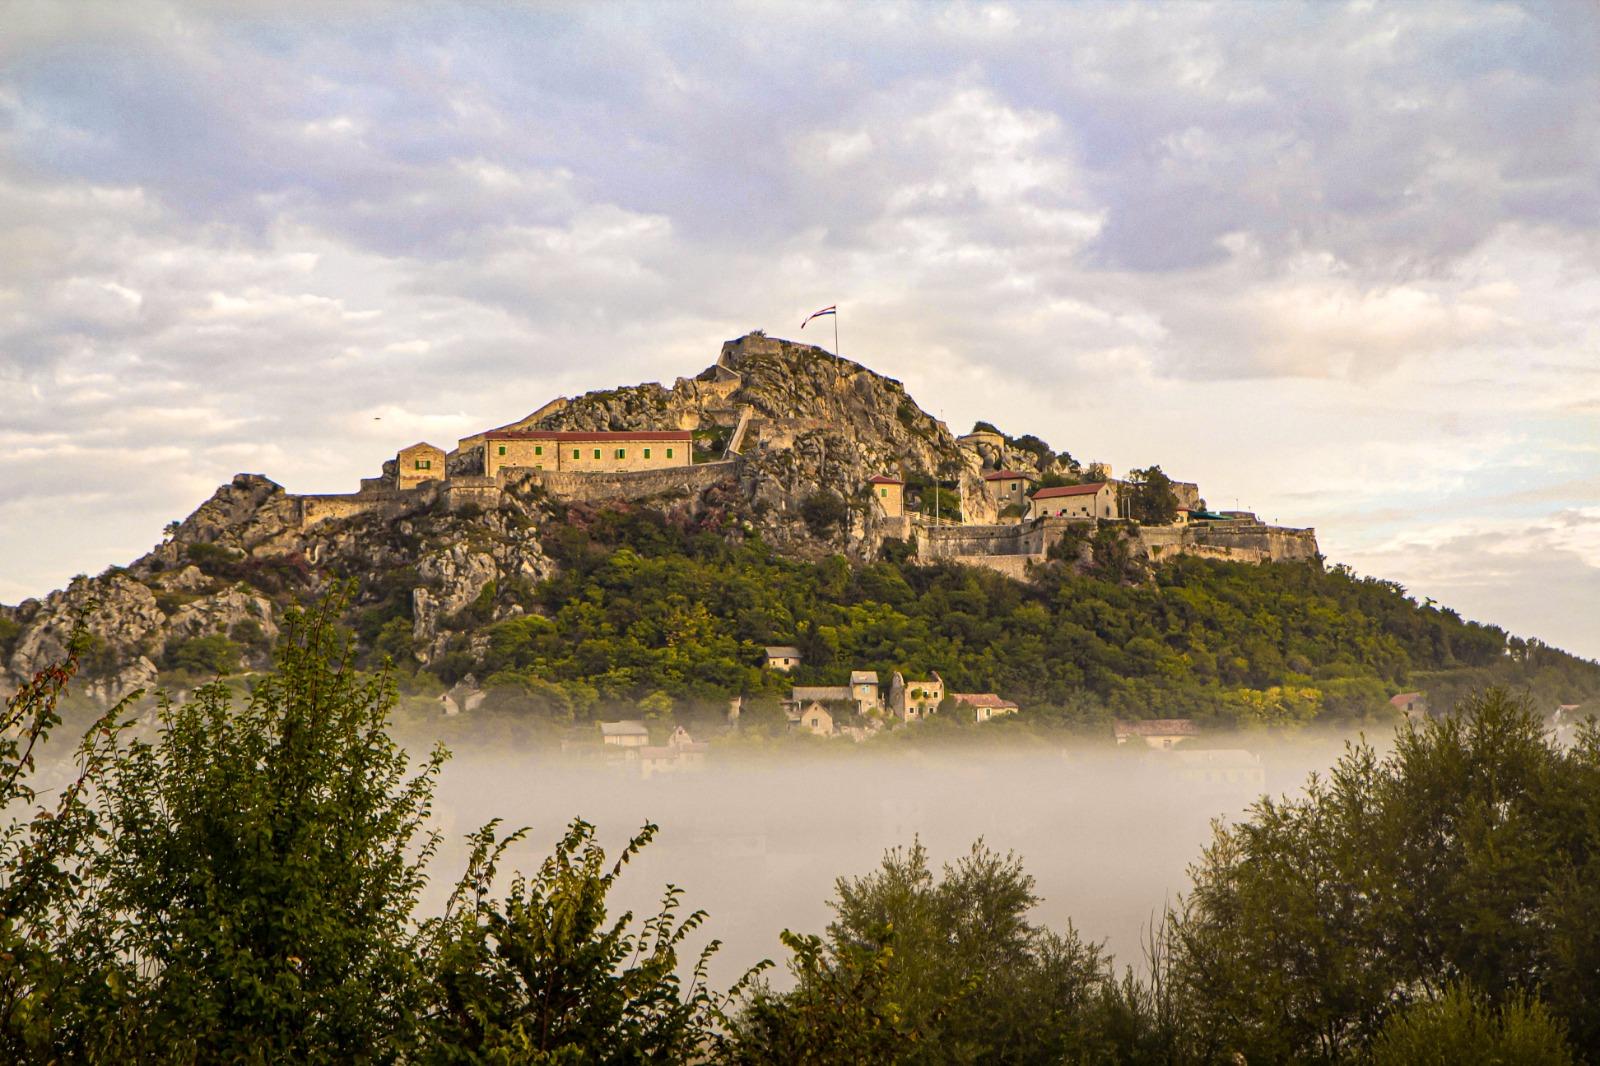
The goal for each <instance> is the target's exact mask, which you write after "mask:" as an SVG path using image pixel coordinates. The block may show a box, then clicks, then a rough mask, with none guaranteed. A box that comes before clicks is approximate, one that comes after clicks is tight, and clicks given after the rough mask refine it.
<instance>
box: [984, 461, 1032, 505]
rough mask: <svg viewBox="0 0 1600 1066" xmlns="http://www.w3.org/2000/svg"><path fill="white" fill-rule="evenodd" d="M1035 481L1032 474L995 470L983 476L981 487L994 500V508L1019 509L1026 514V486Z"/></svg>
mask: <svg viewBox="0 0 1600 1066" xmlns="http://www.w3.org/2000/svg"><path fill="white" fill-rule="evenodd" d="M1036 480H1038V479H1037V478H1035V477H1034V476H1033V475H1032V474H1028V473H1024V472H1022V471H1020V470H996V471H995V472H994V473H992V474H985V475H983V487H984V489H985V490H987V491H988V493H989V498H990V499H992V500H994V502H995V506H996V507H998V508H1000V509H1001V510H1002V511H1004V510H1005V509H1006V508H1007V507H1019V508H1021V509H1022V513H1026V512H1027V510H1028V486H1029V485H1031V484H1032V483H1033V482H1034V481H1036Z"/></svg>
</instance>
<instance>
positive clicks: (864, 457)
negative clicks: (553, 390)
mask: <svg viewBox="0 0 1600 1066" xmlns="http://www.w3.org/2000/svg"><path fill="white" fill-rule="evenodd" d="M1016 444H1017V442H1015V441H1012V440H1010V439H1009V438H1007V437H1006V436H1005V435H1004V434H1002V433H1000V432H999V431H997V430H993V429H990V428H988V427H987V426H983V427H980V428H979V429H977V430H975V431H974V432H972V433H969V434H967V435H965V436H961V437H955V436H953V435H952V434H951V433H950V431H949V429H948V427H946V426H945V425H944V424H943V423H942V422H939V421H938V420H936V419H933V418H932V417H930V416H928V415H927V414H926V413H925V412H923V411H922V410H921V409H920V408H919V407H918V406H917V405H916V404H915V403H914V402H913V401H912V400H911V398H910V397H909V396H908V395H906V393H905V391H904V388H903V387H902V386H901V385H900V383H899V382H896V381H893V380H891V379H888V378H884V377H882V376H880V375H877V374H874V373H873V372H872V371H870V370H867V369H866V368H864V367H861V366H860V365H858V364H856V363H852V362H850V361H848V360H844V359H840V358H838V357H835V356H833V355H831V354H829V353H827V352H826V351H824V350H822V349H820V348H815V347H811V346H808V345H799V344H794V343H792V342H789V341H784V340H779V339H777V338H770V337H767V336H765V335H764V334H761V333H752V334H748V335H746V336H744V337H740V338H739V339H737V340H733V341H729V342H727V343H726V344H724V345H723V346H722V350H721V352H720V354H719V355H718V357H717V360H716V362H715V363H714V364H713V365H712V366H711V367H709V368H708V369H706V370H705V371H704V372H702V373H700V374H698V375H696V376H695V377H693V378H679V379H678V380H677V381H676V382H674V384H673V385H672V386H671V387H670V388H665V387H663V386H661V385H659V384H648V385H640V386H635V387H631V388H623V389H615V390H607V391H602V392H595V393H590V394H587V395H585V396H581V397H575V398H565V397H561V398H557V399H555V400H552V401H550V402H549V403H547V404H545V405H544V406H543V407H541V408H539V409H538V410H536V411H534V412H533V413H532V414H530V415H528V416H527V417H525V418H522V419H520V420H518V421H516V422H513V423H510V424H508V425H504V426H500V427H497V428H494V429H488V430H483V431H480V432H478V433H474V434H472V435H470V436H467V437H463V438H461V439H460V440H459V441H457V443H456V446H455V447H454V448H452V449H450V450H448V451H446V450H445V449H444V448H441V447H438V446H435V445H433V444H430V443H427V442H419V443H416V444H412V445H410V446H408V447H405V448H402V449H400V450H399V452H398V453H397V454H396V455H395V457H394V458H393V459H392V460H389V461H387V462H386V463H385V464H384V469H383V472H382V474H381V475H380V476H378V477H374V478H366V479H363V480H362V483H361V488H360V490H359V491H358V492H354V493H347V494H334V495H300V496H292V497H290V498H289V499H290V500H291V501H292V504H293V514H294V520H295V522H296V523H297V524H298V525H299V526H300V527H301V528H306V527H310V526H314V525H318V524H320V523H323V522H328V521H333V520H338V519H344V518H350V517H354V516H356V515H365V514H378V515H382V516H386V517H389V518H393V519H399V518H402V517H404V516H407V515H411V514H416V513H419V512H422V511H425V510H430V509H434V508H443V509H445V510H450V511H459V510H462V509H465V508H476V509H490V508H496V507H498V506H499V505H500V503H501V501H502V499H503V497H504V495H505V494H507V493H517V494H525V493H527V492H529V491H533V490H539V491H543V492H545V493H548V494H549V495H550V496H552V497H554V498H556V499H559V500H563V501H569V502H583V503H600V502H603V501H606V500H618V499H620V500H630V501H642V500H648V499H656V498H664V499H668V500H682V499H691V498H697V497H700V496H702V495H703V494H706V493H707V492H710V491H713V490H714V489H715V488H716V487H718V486H721V487H722V488H723V489H724V490H725V493H736V494H737V495H739V496H743V497H745V498H746V499H748V501H749V502H750V503H751V505H752V506H753V508H754V509H755V510H756V511H757V512H759V513H769V512H777V513H780V514H789V515H797V514H799V513H800V512H801V511H802V509H803V508H804V507H805V505H806V501H807V500H808V499H810V498H812V497H814V496H816V495H817V494H819V493H831V494H833V495H834V496H837V497H839V498H842V499H843V500H844V501H845V502H846V504H847V506H848V510H849V516H848V519H847V521H846V523H845V528H844V529H843V531H842V534H843V540H844V541H845V544H846V547H847V550H849V551H850V553H851V554H852V555H856V556H858V557H861V558H871V557H873V556H874V555H875V554H876V552H877V550H878V548H879V546H881V545H882V544H883V543H884V541H886V540H888V539H890V538H896V539H899V540H903V541H907V542H911V543H914V544H915V546H916V550H917V554H918V557H919V558H921V559H923V560H925V561H932V560H947V561H951V562H959V563H964V564H968V565H975V566H986V567H990V568H992V569H995V570H999V571H1001V572H1004V573H1007V574H1010V575H1012V576H1016V577H1022V576H1024V575H1025V574H1026V572H1027V568H1028V565H1029V564H1031V563H1037V562H1042V561H1044V560H1045V559H1046V558H1048V557H1049V553H1050V551H1051V548H1052V546H1053V545H1056V544H1058V543H1060V542H1061V541H1063V539H1065V538H1067V537H1068V536H1070V535H1072V533H1073V531H1080V532H1081V531H1083V530H1084V529H1088V530H1089V531H1091V532H1092V531H1093V530H1094V529H1096V528H1098V527H1100V526H1101V525H1105V524H1110V523H1121V524H1127V525H1129V526H1130V528H1131V529H1132V530H1133V532H1135V533H1136V534H1137V539H1138V545H1139V548H1140V550H1141V551H1142V552H1143V553H1144V554H1146V555H1148V556H1149V557H1151V558H1152V559H1154V560H1160V559H1164V558H1168V557H1171V556H1176V555H1201V556H1206V557H1210V558H1217V559H1231V560H1238V561H1245V562H1258V563H1259V562H1274V561H1280V560H1290V559H1312V558H1315V557H1316V556H1317V554H1318V550H1317V542H1316V535H1315V532H1314V531H1313V530H1310V529H1290V528H1283V527H1277V526H1268V525H1264V524H1262V523H1261V522H1260V521H1258V520H1257V519H1256V518H1255V516H1254V515H1251V514H1248V513H1243V512H1225V513H1218V512H1212V511H1208V510H1206V508H1205V503H1204V500H1203V499H1201V497H1200V490H1199V486H1197V485H1194V484H1192V483H1185V482H1174V483H1173V484H1172V492H1173V494H1174V496H1175V497H1176V502H1177V507H1178V509H1177V515H1176V518H1175V520H1174V521H1172V522H1170V523H1167V524H1160V525H1151V524H1140V525H1137V526H1132V525H1131V524H1129V523H1127V522H1126V520H1127V518H1128V516H1129V499H1130V493H1131V491H1132V490H1133V489H1134V486H1131V485H1130V484H1129V483H1127V482H1124V481H1119V480H1117V479H1116V478H1114V477H1112V475H1111V471H1110V470H1109V468H1107V467H1105V466H1104V465H1103V464H1092V465H1091V466H1090V467H1089V468H1088V469H1087V470H1083V469H1081V468H1076V467H1074V468H1070V469H1068V468H1063V467H1060V466H1051V467H1049V468H1047V469H1041V468H1040V460H1039V457H1038V456H1037V455H1035V454H1032V453H1029V452H1028V451H1026V450H1022V449H1019V448H1018V447H1016ZM1063 482H1066V483H1063ZM1040 484H1045V485H1046V487H1043V488H1040V487H1037V486H1039V485H1040Z"/></svg>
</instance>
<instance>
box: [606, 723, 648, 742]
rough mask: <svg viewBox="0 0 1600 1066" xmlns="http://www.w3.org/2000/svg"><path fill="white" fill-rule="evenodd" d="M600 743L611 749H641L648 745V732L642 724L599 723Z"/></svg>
mask: <svg viewBox="0 0 1600 1066" xmlns="http://www.w3.org/2000/svg"><path fill="white" fill-rule="evenodd" d="M600 742H601V743H602V744H605V745H606V746H607V747H613V748H642V747H644V746H646V745H647V744H649V743H650V730H648V729H646V728H645V726H644V723H643V722H637V721H622V722H601V723H600Z"/></svg>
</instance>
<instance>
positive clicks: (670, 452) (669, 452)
mask: <svg viewBox="0 0 1600 1066" xmlns="http://www.w3.org/2000/svg"><path fill="white" fill-rule="evenodd" d="M667 458H668V459H671V458H672V449H671V448H668V449H667Z"/></svg>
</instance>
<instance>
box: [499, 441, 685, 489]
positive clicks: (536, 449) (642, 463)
mask: <svg viewBox="0 0 1600 1066" xmlns="http://www.w3.org/2000/svg"><path fill="white" fill-rule="evenodd" d="M693 448H694V435H693V434H691V433H689V432H687V431H680V430H670V431H656V430H625V431H618V432H606V433H577V432H570V433H569V432H558V431H555V430H547V429H496V430H491V431H490V432H488V433H485V434H483V472H484V475H485V476H487V477H494V476H495V475H496V474H498V473H499V472H500V471H501V470H508V469H521V470H562V471H567V472H571V473H589V474H596V473H614V472H616V471H627V470H662V469H666V468H670V467H682V466H689V465H691V464H692V463H693V462H694V456H693Z"/></svg>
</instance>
